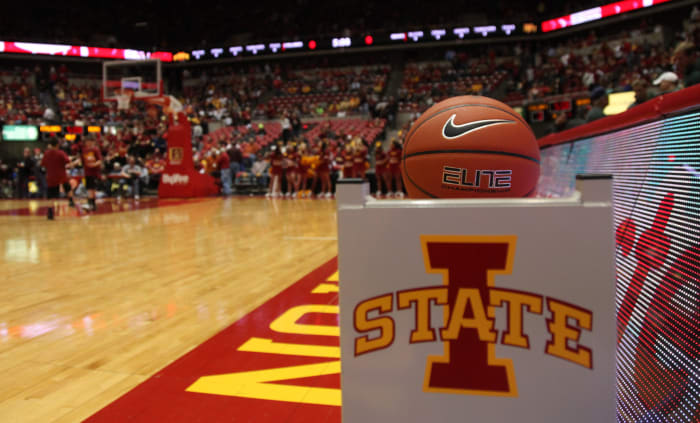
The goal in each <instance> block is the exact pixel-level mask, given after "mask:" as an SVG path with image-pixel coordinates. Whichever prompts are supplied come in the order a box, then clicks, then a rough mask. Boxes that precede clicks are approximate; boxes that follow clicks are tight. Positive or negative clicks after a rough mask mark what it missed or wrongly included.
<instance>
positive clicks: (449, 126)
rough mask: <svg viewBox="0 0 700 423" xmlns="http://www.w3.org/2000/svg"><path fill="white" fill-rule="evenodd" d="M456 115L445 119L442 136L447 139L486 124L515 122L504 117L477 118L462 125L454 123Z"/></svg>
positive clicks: (480, 127)
mask: <svg viewBox="0 0 700 423" xmlns="http://www.w3.org/2000/svg"><path fill="white" fill-rule="evenodd" d="M456 116H457V115H452V116H450V118H449V119H447V122H445V125H444V126H443V127H442V136H443V137H445V138H447V139H448V140H452V139H455V138H459V137H461V136H462V135H464V134H468V133H469V132H472V131H476V130H478V129H482V128H485V127H487V126H491V125H502V124H506V123H515V121H513V120H506V119H487V120H477V121H475V122H468V123H465V124H462V125H456V124H455V122H454V121H455V117H456Z"/></svg>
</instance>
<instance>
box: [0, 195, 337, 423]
mask: <svg viewBox="0 0 700 423" xmlns="http://www.w3.org/2000/svg"><path fill="white" fill-rule="evenodd" d="M41 205H45V204H44V203H39V202H34V203H33V205H30V203H29V202H22V201H17V200H11V201H6V202H0V210H9V209H16V208H22V207H24V208H27V207H34V208H37V207H39V206H41ZM335 237H336V215H335V202H334V201H328V200H325V201H324V200H313V201H312V200H269V199H267V200H266V199H259V198H250V199H249V198H241V199H236V198H231V199H210V200H205V201H200V202H196V203H195V202H193V203H186V204H183V205H177V206H170V207H158V208H150V209H145V210H138V211H128V212H121V213H112V214H103V215H91V216H89V217H84V218H81V217H64V218H58V219H57V220H55V221H48V220H46V219H45V218H44V217H39V216H5V215H0V374H2V384H1V386H0V421H2V422H77V421H81V420H82V419H84V418H86V417H88V416H90V415H91V414H93V413H94V412H96V411H97V410H99V409H101V408H102V407H104V406H105V405H107V404H108V403H110V402H112V401H114V400H115V399H116V398H117V397H119V396H120V395H122V394H123V393H125V392H127V391H129V390H130V389H131V388H133V387H134V386H136V385H138V384H139V383H141V382H142V381H144V380H145V379H146V378H147V377H148V376H150V375H152V374H153V373H154V372H156V371H157V370H159V369H161V368H162V367H164V366H165V365H167V364H168V363H170V362H172V361H173V360H175V359H177V358H178V357H180V356H182V355H183V354H184V353H186V352H187V351H189V350H191V349H193V348H194V347H195V346H197V345H199V344H200V343H202V342H203V341H205V340H206V339H208V338H210V337H211V336H212V335H214V334H215V333H217V332H218V331H220V330H221V329H223V328H225V327H227V326H229V325H230V324H231V323H233V322H234V321H236V320H237V319H239V318H240V317H241V316H243V315H245V314H247V313H248V312H250V311H251V310H253V309H254V308H256V307H257V306H259V305H260V304H262V303H264V302H265V301H266V300H267V299H269V298H270V297H272V296H273V295H275V294H277V293H278V292H280V291H281V290H282V289H284V288H286V287H287V286H288V285H290V284H292V283H293V282H295V281H296V280H297V279H299V278H300V277H302V276H303V275H304V274H306V273H308V272H309V271H311V270H313V269H314V268H316V267H317V266H319V265H320V264H322V263H324V262H325V261H327V260H329V259H330V258H332V257H333V256H335V255H336V254H337V249H336V240H335Z"/></svg>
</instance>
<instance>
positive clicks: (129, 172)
mask: <svg viewBox="0 0 700 423" xmlns="http://www.w3.org/2000/svg"><path fill="white" fill-rule="evenodd" d="M121 174H122V176H123V177H124V182H127V181H128V182H131V192H132V195H133V196H134V200H138V199H139V194H140V192H141V180H142V178H143V177H144V176H145V175H144V170H143V169H142V168H141V166H139V165H138V164H137V163H136V158H135V157H134V156H129V157H128V159H127V164H126V166H124V167H123V168H122V172H121ZM120 185H121V183H120Z"/></svg>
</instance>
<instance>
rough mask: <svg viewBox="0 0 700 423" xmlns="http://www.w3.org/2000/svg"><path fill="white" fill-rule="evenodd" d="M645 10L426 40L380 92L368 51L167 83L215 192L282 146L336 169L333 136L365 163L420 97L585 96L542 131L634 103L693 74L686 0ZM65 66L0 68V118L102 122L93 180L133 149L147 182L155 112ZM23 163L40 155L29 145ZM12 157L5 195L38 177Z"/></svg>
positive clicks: (2, 173) (418, 106)
mask: <svg viewBox="0 0 700 423" xmlns="http://www.w3.org/2000/svg"><path fill="white" fill-rule="evenodd" d="M645 19H646V18H644V19H641V20H638V21H635V22H634V23H633V24H630V25H628V26H626V27H622V28H621V29H619V30H615V31H612V32H609V33H606V35H605V36H599V35H598V34H597V32H596V31H590V32H587V33H585V34H584V35H573V36H568V37H565V38H560V39H554V40H550V41H544V42H541V43H524V42H519V43H509V44H497V45H484V46H481V47H479V46H470V47H469V48H460V49H456V48H446V49H443V50H439V51H436V52H435V54H439V55H440V58H439V60H409V61H408V62H407V63H405V64H401V66H402V68H403V75H402V80H401V81H400V82H401V83H400V85H399V86H398V88H397V90H396V91H394V92H393V93H390V92H387V85H388V81H389V77H390V75H391V73H392V70H394V69H395V68H393V67H392V66H389V65H386V64H381V62H379V63H372V62H370V63H369V64H363V65H358V64H355V65H347V64H343V65H342V66H339V65H338V64H337V62H336V63H335V64H333V63H327V64H326V66H319V63H318V62H310V61H307V62H306V63H303V62H289V63H288V62H285V61H279V62H266V64H248V65H238V66H234V65H231V66H215V67H196V68H185V69H184V70H181V71H178V72H182V75H181V78H180V82H181V87H180V88H181V91H180V92H179V93H178V95H179V97H180V99H181V102H182V103H183V105H184V108H185V110H184V111H185V113H186V115H187V117H188V118H189V120H190V122H191V124H192V128H193V148H194V154H195V162H196V163H197V167H198V169H199V170H200V171H202V172H207V173H214V174H216V175H217V177H219V178H220V179H221V181H222V192H224V193H227V194H228V193H231V192H233V191H234V190H235V189H236V186H240V187H243V186H244V185H245V186H256V187H260V186H261V185H263V186H264V185H266V184H268V181H269V180H268V178H267V176H268V175H267V173H269V169H268V168H267V167H266V166H270V163H271V162H272V161H274V160H273V159H272V156H273V155H274V154H283V155H285V154H287V151H289V152H291V154H292V156H294V155H295V154H296V155H299V156H300V157H307V161H308V160H312V159H311V158H313V157H316V158H318V157H321V158H323V157H324V156H323V154H320V152H321V151H322V150H323V151H326V152H327V153H328V154H329V157H331V160H330V161H329V166H333V167H334V168H333V170H335V171H342V170H343V165H342V164H341V163H342V162H343V160H342V157H343V152H344V151H345V149H346V148H351V149H353V150H359V151H365V150H366V153H365V160H366V161H365V162H364V163H367V164H369V163H370V162H375V161H376V158H375V156H374V149H373V148H371V147H373V146H374V144H375V142H381V141H389V142H390V143H392V144H393V141H394V140H393V139H391V140H385V130H386V128H387V127H388V128H389V129H392V128H394V122H395V121H396V117H397V115H398V113H400V112H410V113H411V114H413V118H415V117H416V116H417V115H418V113H420V112H422V111H424V110H425V109H426V108H427V107H430V106H431V105H432V104H434V103H436V102H438V101H441V100H443V99H445V98H447V97H450V96H454V95H464V94H477V95H486V96H490V97H494V98H497V99H500V100H502V101H504V102H506V103H508V104H510V105H513V106H518V105H523V104H527V102H529V101H538V100H542V99H546V98H552V96H569V98H574V97H576V96H578V95H580V96H585V97H586V98H589V99H590V100H591V105H590V107H586V108H582V109H580V110H576V111H571V112H569V113H561V114H559V115H557V116H556V119H555V120H554V121H553V122H552V127H551V131H561V130H564V129H567V128H570V127H573V126H576V125H579V124H583V123H585V122H588V121H591V120H595V119H598V118H600V117H602V116H603V112H602V110H603V108H604V107H605V106H606V104H607V98H608V93H610V92H614V91H625V90H634V91H635V96H636V102H635V104H634V105H636V104H641V103H643V102H644V101H646V100H649V99H651V98H653V97H654V96H657V95H660V94H663V93H666V92H671V91H674V90H677V89H680V88H682V87H687V86H690V85H693V84H695V83H697V82H699V81H700V55H698V46H699V45H700V31H699V30H698V26H699V24H700V12H698V9H697V7H695V8H694V9H693V12H692V13H691V16H690V19H688V20H685V21H684V22H683V24H682V27H679V28H672V29H671V30H670V32H669V27H668V26H666V27H662V26H660V25H657V24H652V23H653V22H650V21H647V20H645ZM630 27H632V29H630ZM664 28H665V29H664ZM579 34H580V33H579ZM347 60H349V61H352V59H347ZM71 66H72V65H66V64H56V65H34V66H33V67H18V68H7V67H6V68H3V69H0V124H34V125H39V124H44V123H64V124H68V125H78V126H80V125H88V124H89V125H99V126H100V127H103V128H106V127H109V128H111V129H110V130H108V131H106V132H104V133H102V134H101V135H100V136H99V139H98V140H97V143H98V146H99V149H100V151H101V153H102V156H103V157H104V158H105V159H104V165H103V173H104V176H105V177H104V178H103V183H104V184H107V183H108V182H110V184H109V185H110V186H109V187H106V188H105V187H103V188H105V189H104V190H103V191H104V192H106V193H107V194H108V195H110V194H111V195H121V194H123V190H121V191H119V190H117V191H115V190H114V189H112V185H113V184H111V180H112V179H115V180H120V178H119V177H118V175H119V174H121V169H122V168H123V167H124V166H126V165H128V164H129V162H130V161H132V160H133V162H134V165H137V166H140V168H141V169H142V172H141V174H142V175H143V176H142V177H141V178H139V182H140V184H139V186H138V187H137V188H136V190H135V191H136V192H134V187H133V184H132V186H131V188H130V191H129V193H130V195H138V193H139V192H140V191H142V190H143V189H144V188H145V189H148V188H154V187H155V186H157V181H158V175H159V169H161V168H162V166H163V162H164V157H163V152H164V150H165V146H166V141H165V137H166V132H167V128H166V123H165V121H164V115H163V113H162V112H163V111H162V110H161V109H160V108H159V107H156V106H150V105H147V104H144V103H140V102H132V103H131V105H130V107H128V108H127V109H125V110H118V109H117V108H116V107H115V106H116V104H105V103H104V102H103V101H102V100H101V96H100V78H99V77H97V76H95V75H94V74H93V75H89V74H80V75H78V77H76V75H74V74H72V73H71V71H70V67H71ZM394 66H396V65H394ZM399 69H401V68H399ZM394 93H395V94H396V97H394V96H393V95H392V94H394ZM634 105H633V106H634ZM262 121H264V123H260V122H262ZM410 123H411V120H408V121H407V122H406V123H405V125H404V126H403V127H402V128H401V129H400V131H399V133H398V138H397V141H398V142H399V144H400V143H401V139H402V137H403V136H404V135H405V133H406V130H407V129H408V127H409V126H410ZM385 144H386V142H385ZM348 145H349V146H350V147H347V146H348ZM323 146H325V147H323ZM273 147H274V150H275V151H277V153H274V152H273ZM60 148H62V149H64V150H66V151H67V152H70V153H71V155H73V156H75V155H76V154H77V152H78V151H80V149H81V148H82V145H81V143H80V141H75V142H72V143H71V142H68V141H65V140H63V141H61V145H60ZM224 153H225V154H224ZM32 154H35V153H32ZM39 154H40V153H39ZM30 155H31V154H30ZM300 160H301V159H300ZM314 160H315V159H314ZM20 162H21V161H20ZM34 162H36V163H39V162H40V160H38V159H37V158H35V160H34ZM227 162H228V163H227ZM292 162H293V160H292ZM281 163H282V167H281V169H282V170H281V171H280V172H279V174H280V175H283V177H282V178H280V188H281V185H285V186H286V185H287V184H286V180H287V178H286V173H287V171H286V170H285V169H286V168H291V169H304V166H303V165H302V164H301V163H299V164H294V163H292V164H289V163H290V162H289V160H288V159H286V158H285V159H283V160H282V162H281ZM345 163H347V162H345ZM266 164H267V165H266ZM223 165H226V166H223ZM324 166H325V165H324ZM22 167H23V166H22V165H15V164H14V163H7V162H6V163H4V164H3V163H0V180H2V185H1V186H0V187H2V188H3V191H2V192H4V193H5V195H8V194H7V193H8V190H10V191H11V189H9V188H8V187H9V186H10V184H9V182H8V180H11V179H13V178H14V179H13V180H14V182H13V184H14V185H12V186H13V188H14V191H15V192H14V194H15V195H26V194H27V190H26V189H25V184H24V183H20V182H21V181H25V180H30V179H33V180H37V181H41V174H40V173H41V172H40V170H39V173H36V172H37V170H36V169H35V168H34V167H32V166H30V165H29V164H28V163H25V166H24V167H23V168H22ZM223 168H226V169H229V170H230V175H227V172H224V175H223V177H222V175H221V173H222V172H221V171H222V170H223ZM313 169H314V168H313V167H308V169H307V172H306V174H305V176H306V178H299V184H298V187H297V186H296V181H297V179H296V177H292V178H291V179H290V181H291V184H289V185H290V186H291V190H289V191H286V192H289V193H292V192H295V190H296V191H304V190H305V189H308V188H309V186H308V185H309V184H311V183H312V180H313V176H314V175H315V172H314V170H313ZM160 171H162V170H160ZM303 173H304V172H303V171H299V174H300V175H301V174H303ZM346 173H347V172H346ZM110 175H111V176H112V177H110ZM309 178H312V179H309ZM229 180H230V181H229ZM224 182H225V183H224ZM282 183H284V184H282ZM320 183H321V182H319V184H320ZM391 185H392V186H394V187H392V188H387V189H386V190H387V191H390V192H393V191H394V190H397V188H396V187H395V185H397V182H395V181H393V180H392V183H391ZM295 187H296V188H295ZM39 189H41V184H39ZM285 189H286V188H285ZM321 189H323V188H321ZM398 190H399V191H400V189H398ZM270 192H271V193H272V192H274V191H273V190H270ZM37 195H41V192H39V194H37Z"/></svg>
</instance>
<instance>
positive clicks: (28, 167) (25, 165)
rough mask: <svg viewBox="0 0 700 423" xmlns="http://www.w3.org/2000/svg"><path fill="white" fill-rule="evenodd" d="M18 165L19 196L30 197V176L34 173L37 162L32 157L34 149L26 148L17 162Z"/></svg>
mask: <svg viewBox="0 0 700 423" xmlns="http://www.w3.org/2000/svg"><path fill="white" fill-rule="evenodd" d="M17 167H18V177H19V178H18V179H19V180H18V187H17V188H18V191H19V193H18V194H19V198H29V178H30V177H31V176H33V175H34V168H35V167H36V162H35V161H34V158H33V157H32V150H30V149H29V147H25V148H24V152H23V158H22V161H20V162H19V163H18V164H17Z"/></svg>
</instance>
